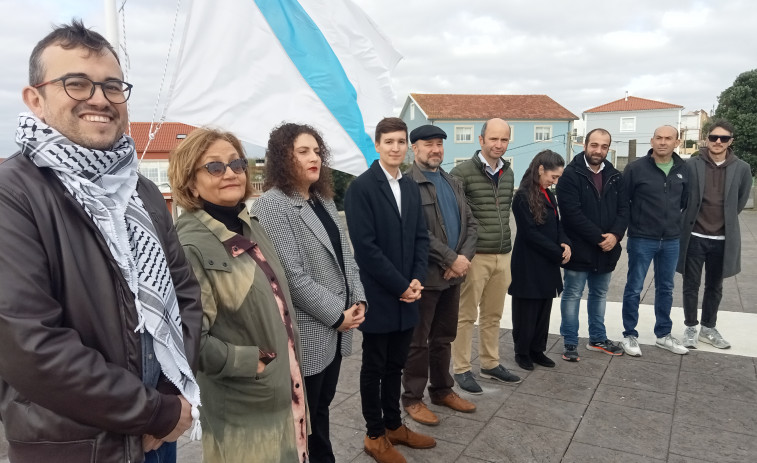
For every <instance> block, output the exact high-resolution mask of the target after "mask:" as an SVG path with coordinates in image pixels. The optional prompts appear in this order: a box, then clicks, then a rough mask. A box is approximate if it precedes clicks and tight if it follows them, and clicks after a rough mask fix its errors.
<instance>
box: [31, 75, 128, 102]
mask: <svg viewBox="0 0 757 463" xmlns="http://www.w3.org/2000/svg"><path fill="white" fill-rule="evenodd" d="M55 82H61V83H63V90H65V91H66V95H68V96H69V97H71V98H73V99H74V100H76V101H87V100H89V99H90V98H92V95H94V94H95V87H97V86H98V85H99V86H100V88H102V90H103V94H104V95H105V98H106V99H107V100H108V101H110V102H111V103H113V104H122V103H126V100H128V99H129V96H130V95H131V88H132V87H133V85H132V84H129V83H126V82H124V81H121V80H108V81H106V82H95V81H93V80H91V79H88V78H86V77H80V76H64V77H58V78H57V79H53V80H48V81H47V82H42V83H41V84H37V85H34V88H40V87H43V86H45V85H47V84H53V83H55Z"/></svg>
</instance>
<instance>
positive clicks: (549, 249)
mask: <svg viewBox="0 0 757 463" xmlns="http://www.w3.org/2000/svg"><path fill="white" fill-rule="evenodd" d="M564 166H565V161H564V160H563V158H562V156H560V155H559V154H557V153H555V152H554V151H550V150H545V151H542V152H541V153H539V154H537V155H536V156H535V157H534V159H533V160H532V161H531V164H530V165H529V166H528V169H526V173H525V174H524V175H523V179H522V180H521V181H520V186H519V187H518V192H517V193H515V196H513V206H512V211H513V215H514V216H515V223H516V225H517V233H516V235H515V243H514V244H513V256H512V261H511V266H512V269H513V272H512V275H513V280H512V283H511V284H510V288H509V289H508V293H509V294H510V295H511V296H512V298H513V300H512V312H513V313H512V315H513V343H514V344H515V362H516V363H517V364H518V366H519V367H521V368H523V369H524V370H533V369H534V363H535V364H537V365H541V366H543V367H548V368H551V367H554V366H555V362H554V361H553V360H552V359H550V358H549V357H547V356H546V355H545V354H544V351H545V350H547V332H548V330H549V316H550V312H551V311H552V300H553V299H554V298H555V297H557V296H559V295H560V293H561V292H562V289H563V285H562V275H561V274H560V265H561V264H566V263H567V262H568V261H569V260H570V240H569V239H568V237H567V236H566V235H565V232H564V231H563V229H562V226H561V225H560V215H559V214H558V212H557V201H556V200H555V195H554V194H552V192H551V191H549V187H551V186H552V185H554V184H556V183H557V180H558V179H559V178H560V176H561V175H562V171H563V167H564Z"/></svg>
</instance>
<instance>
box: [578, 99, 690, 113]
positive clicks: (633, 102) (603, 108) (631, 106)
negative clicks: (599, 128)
mask: <svg viewBox="0 0 757 463" xmlns="http://www.w3.org/2000/svg"><path fill="white" fill-rule="evenodd" d="M675 108H683V106H680V105H677V104H670V103H665V102H663V101H655V100H647V99H646V98H637V97H635V96H629V97H628V98H627V99H626V98H621V99H619V100H615V101H613V102H611V103H607V104H603V105H600V106H597V107H596V108H591V109H587V110H586V111H584V112H585V113H609V112H614V111H649V110H651V109H675Z"/></svg>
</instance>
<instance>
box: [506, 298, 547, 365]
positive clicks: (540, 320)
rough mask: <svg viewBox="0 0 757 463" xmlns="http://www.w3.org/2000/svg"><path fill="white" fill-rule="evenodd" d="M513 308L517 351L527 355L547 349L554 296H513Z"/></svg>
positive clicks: (514, 338) (514, 339) (514, 336)
mask: <svg viewBox="0 0 757 463" xmlns="http://www.w3.org/2000/svg"><path fill="white" fill-rule="evenodd" d="M512 310H513V343H514V344H515V353H516V354H520V355H526V356H527V355H530V354H531V352H544V351H545V350H547V334H548V332H549V315H550V313H551V312H552V298H550V299H524V298H521V297H513V298H512Z"/></svg>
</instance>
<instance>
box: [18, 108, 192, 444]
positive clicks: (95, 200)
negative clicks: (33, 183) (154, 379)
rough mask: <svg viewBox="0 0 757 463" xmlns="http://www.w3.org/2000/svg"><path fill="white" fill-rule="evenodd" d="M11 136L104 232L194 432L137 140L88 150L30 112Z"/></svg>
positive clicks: (173, 304) (172, 296) (187, 375)
mask: <svg viewBox="0 0 757 463" xmlns="http://www.w3.org/2000/svg"><path fill="white" fill-rule="evenodd" d="M16 143H18V145H19V146H20V147H21V152H22V153H23V154H24V155H25V156H27V157H28V158H29V159H30V160H31V161H32V162H33V163H34V164H35V165H37V167H47V168H49V169H51V170H52V171H53V172H55V175H56V176H57V177H58V178H59V179H60V181H61V182H62V183H63V185H64V186H65V188H66V190H68V192H69V193H71V195H73V197H74V198H76V200H77V201H78V202H79V204H80V205H81V206H82V207H83V208H84V210H85V211H86V213H87V215H89V217H90V218H91V219H92V221H93V222H94V223H95V225H96V226H97V228H98V229H99V230H100V232H101V233H102V236H103V237H104V238H105V242H106V243H107V244H108V248H109V249H110V252H111V254H112V255H113V258H114V259H115V260H116V262H117V263H118V267H119V268H120V269H121V273H122V274H123V276H124V278H125V279H126V281H127V283H128V284H129V288H130V289H131V291H132V293H134V302H135V305H136V307H137V313H138V315H139V325H138V326H137V328H136V329H135V331H138V332H143V330H145V329H146V330H147V332H148V333H149V334H150V335H151V336H152V338H153V341H154V342H153V347H154V349H155V356H156V358H157V360H158V362H160V366H161V370H162V371H163V374H164V375H165V376H166V377H167V378H168V379H169V380H170V381H171V382H172V383H173V384H174V385H175V386H176V387H177V388H178V389H179V391H181V393H182V395H183V396H184V397H185V398H186V399H187V401H188V402H189V403H190V404H191V405H192V416H193V418H194V425H193V431H192V435H193V436H194V437H196V438H199V435H200V434H199V433H200V424H199V411H198V408H197V407H199V405H200V388H199V386H198V385H197V382H196V380H195V378H194V375H193V374H192V370H191V369H190V367H189V363H188V362H187V358H186V354H185V352H184V338H183V335H182V328H181V315H180V314H179V304H178V301H177V299H176V292H175V290H174V286H173V280H172V279H171V273H170V272H169V269H168V262H167V261H166V256H165V253H164V252H163V248H162V246H161V244H160V240H159V239H158V236H157V233H156V231H155V226H154V224H153V222H152V220H151V219H150V215H149V214H148V213H147V211H146V210H145V207H144V204H143V203H142V200H141V199H140V198H139V195H138V194H137V179H138V176H137V165H138V164H139V160H138V159H137V156H136V152H135V149H134V140H132V139H131V138H130V137H128V136H126V135H123V136H121V138H120V139H119V140H118V141H117V142H116V144H115V146H114V147H113V149H112V150H109V151H103V150H92V149H88V148H84V147H83V146H79V145H76V144H74V143H73V142H71V141H70V140H68V139H67V138H66V137H65V136H63V135H62V134H61V133H60V132H58V131H57V130H55V129H53V128H52V127H50V126H48V125H47V124H45V123H44V122H42V121H41V120H40V119H38V118H37V117H36V116H34V115H33V114H31V113H21V114H20V115H19V116H18V128H17V129H16ZM124 219H125V220H124Z"/></svg>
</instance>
